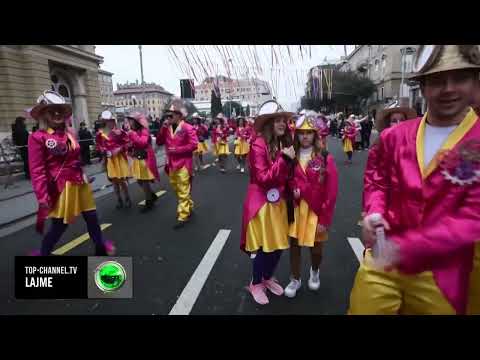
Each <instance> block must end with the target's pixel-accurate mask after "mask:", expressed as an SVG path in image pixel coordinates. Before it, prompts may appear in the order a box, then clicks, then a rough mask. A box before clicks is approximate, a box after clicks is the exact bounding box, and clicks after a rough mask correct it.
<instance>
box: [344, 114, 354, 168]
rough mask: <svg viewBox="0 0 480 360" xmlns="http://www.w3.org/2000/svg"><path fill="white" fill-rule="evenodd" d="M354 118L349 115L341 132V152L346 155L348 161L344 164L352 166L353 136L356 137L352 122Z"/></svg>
mask: <svg viewBox="0 0 480 360" xmlns="http://www.w3.org/2000/svg"><path fill="white" fill-rule="evenodd" d="M354 118H355V116H354V115H351V116H350V118H349V119H348V120H347V121H345V127H344V128H343V131H342V140H343V152H344V153H345V154H347V157H348V160H346V161H345V164H352V156H353V144H354V141H355V136H356V135H357V129H356V127H355V124H354V122H353V119H354Z"/></svg>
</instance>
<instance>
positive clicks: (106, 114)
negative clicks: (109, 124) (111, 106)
mask: <svg viewBox="0 0 480 360" xmlns="http://www.w3.org/2000/svg"><path fill="white" fill-rule="evenodd" d="M100 120H101V121H105V122H106V121H111V120H112V121H115V123H116V122H117V119H115V117H114V116H113V114H112V112H111V111H109V110H105V111H103V112H102V114H101V115H100Z"/></svg>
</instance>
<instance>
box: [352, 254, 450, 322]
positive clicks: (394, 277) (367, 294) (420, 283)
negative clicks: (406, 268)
mask: <svg viewBox="0 0 480 360" xmlns="http://www.w3.org/2000/svg"><path fill="white" fill-rule="evenodd" d="M371 262H372V256H371V253H370V250H367V252H366V254H365V259H364V261H363V263H362V264H361V265H360V268H359V269H358V272H357V275H356V277H355V283H354V285H353V289H352V292H351V294H350V309H349V310H348V314H349V315H397V314H402V315H455V314H456V312H455V309H454V308H453V307H452V305H450V303H449V302H448V301H447V299H446V298H445V297H444V295H443V294H442V292H441V291H440V289H439V288H438V286H437V284H436V283H435V279H434V278H433V274H432V272H431V271H425V272H422V273H420V274H416V275H404V274H401V273H398V272H397V271H390V272H386V271H382V270H377V269H374V268H373V267H372V266H371Z"/></svg>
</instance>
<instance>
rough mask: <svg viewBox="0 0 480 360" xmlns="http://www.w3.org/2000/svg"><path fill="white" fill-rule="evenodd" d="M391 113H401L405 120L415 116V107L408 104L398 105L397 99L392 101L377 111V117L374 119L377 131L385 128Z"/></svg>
mask: <svg viewBox="0 0 480 360" xmlns="http://www.w3.org/2000/svg"><path fill="white" fill-rule="evenodd" d="M393 113H401V114H403V115H404V116H405V120H408V119H414V118H416V117H417V112H416V111H415V109H412V108H411V107H408V106H400V104H399V103H398V101H397V102H394V103H393V104H391V105H389V106H387V107H386V108H385V109H383V110H382V111H379V112H378V113H377V117H376V119H375V127H376V128H377V130H378V131H382V130H383V129H385V127H386V125H387V120H388V119H389V117H390V115H392V114H393Z"/></svg>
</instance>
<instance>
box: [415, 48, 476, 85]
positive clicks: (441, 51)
mask: <svg viewBox="0 0 480 360" xmlns="http://www.w3.org/2000/svg"><path fill="white" fill-rule="evenodd" d="M461 69H480V45H421V47H420V49H419V50H418V55H417V58H416V60H415V64H414V69H413V71H414V74H413V75H412V76H410V79H412V80H418V79H420V78H422V77H424V76H426V75H430V74H435V73H439V72H443V71H450V70H461Z"/></svg>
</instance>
